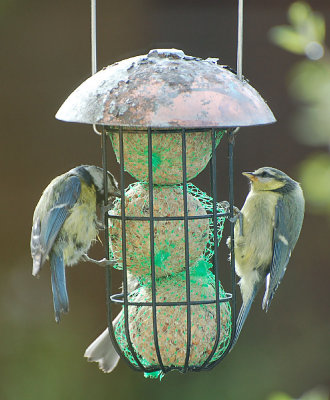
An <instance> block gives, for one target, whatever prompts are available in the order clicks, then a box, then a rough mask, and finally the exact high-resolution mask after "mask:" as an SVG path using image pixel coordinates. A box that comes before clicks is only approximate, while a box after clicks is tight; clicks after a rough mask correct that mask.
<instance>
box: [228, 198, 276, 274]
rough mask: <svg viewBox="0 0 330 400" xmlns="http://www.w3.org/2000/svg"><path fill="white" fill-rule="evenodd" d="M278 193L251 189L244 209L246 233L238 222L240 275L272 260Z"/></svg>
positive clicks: (263, 266)
mask: <svg viewBox="0 0 330 400" xmlns="http://www.w3.org/2000/svg"><path fill="white" fill-rule="evenodd" d="M278 196H279V195H278V194H277V193H273V192H262V193H261V192H254V191H251V192H250V193H249V195H248V196H247V198H246V201H245V203H244V206H243V208H242V210H241V212H242V214H243V235H242V236H241V235H240V230H239V224H238V223H237V224H236V226H235V261H236V272H237V274H238V276H241V275H243V274H245V273H246V272H248V271H250V270H252V269H256V270H257V269H258V268H265V267H266V266H268V265H269V264H270V262H271V258H272V252H273V251H272V246H273V229H274V217H275V205H276V203H277V200H278Z"/></svg>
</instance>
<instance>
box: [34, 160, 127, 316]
mask: <svg viewBox="0 0 330 400" xmlns="http://www.w3.org/2000/svg"><path fill="white" fill-rule="evenodd" d="M107 186H108V196H109V197H111V196H119V195H120V191H119V189H118V183H117V181H116V180H115V178H114V177H113V175H112V174H111V173H110V172H108V173H107ZM103 199H104V181H103V170H102V169H101V168H99V167H96V166H91V165H82V166H79V167H76V168H73V169H71V170H70V171H68V172H66V173H65V174H63V175H60V176H58V177H56V178H55V179H53V180H52V181H51V183H50V184H49V185H48V186H47V187H46V189H45V190H44V192H43V194H42V196H41V198H40V200H39V202H38V204H37V206H36V209H35V211H34V215H33V226H32V233H31V255H32V259H33V269H32V274H33V275H34V276H37V275H38V274H39V272H40V269H41V267H42V266H43V265H44V263H45V261H46V260H47V259H49V262H50V268H51V286H52V292H53V302H54V311H55V320H56V322H59V321H60V316H61V313H62V312H63V313H66V312H68V310H69V300H68V294H67V289H66V277H65V267H66V266H71V265H74V264H76V263H77V262H78V261H79V260H80V259H83V260H88V261H95V262H97V261H96V260H93V259H91V258H89V257H88V256H87V254H86V253H87V251H88V250H89V248H90V246H91V244H92V242H93V241H95V239H96V237H97V234H98V230H99V228H100V225H101V224H100V223H99V221H98V218H97V206H100V205H101V203H102V200H103ZM102 262H103V263H105V260H101V264H102ZM103 265H104V264H103Z"/></svg>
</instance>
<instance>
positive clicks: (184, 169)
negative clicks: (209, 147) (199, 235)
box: [181, 128, 191, 372]
mask: <svg viewBox="0 0 330 400" xmlns="http://www.w3.org/2000/svg"><path fill="white" fill-rule="evenodd" d="M181 135H182V178H183V179H182V181H183V221H184V240H185V267H186V299H187V349H186V358H185V362H184V367H183V372H186V371H187V370H188V366H189V357H190V346H191V304H190V269H189V231H188V223H189V222H188V218H187V217H188V198H187V195H188V193H187V160H186V156H187V149H186V130H185V129H184V128H182V132H181Z"/></svg>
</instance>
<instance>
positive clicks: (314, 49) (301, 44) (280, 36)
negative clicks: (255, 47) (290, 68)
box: [269, 1, 325, 59]
mask: <svg viewBox="0 0 330 400" xmlns="http://www.w3.org/2000/svg"><path fill="white" fill-rule="evenodd" d="M288 19H289V22H290V24H291V25H282V26H275V27H274V28H272V29H271V30H270V32H269V34H270V38H271V40H272V41H273V42H274V43H276V44H277V45H278V46H280V47H282V48H283V49H285V50H288V51H291V52H292V53H295V54H305V55H306V56H307V57H309V58H311V59H319V58H321V57H322V55H323V49H322V44H323V42H324V39H325V21H324V18H323V16H322V15H321V14H319V13H316V12H313V11H312V9H311V7H310V6H309V5H308V4H307V3H305V2H299V1H298V2H295V3H293V4H292V5H291V6H290V8H289V11H288Z"/></svg>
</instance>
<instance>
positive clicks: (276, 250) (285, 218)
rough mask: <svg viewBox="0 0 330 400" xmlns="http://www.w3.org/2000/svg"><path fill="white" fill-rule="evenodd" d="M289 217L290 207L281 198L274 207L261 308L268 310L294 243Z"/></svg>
mask: <svg viewBox="0 0 330 400" xmlns="http://www.w3.org/2000/svg"><path fill="white" fill-rule="evenodd" d="M290 219H291V216H290V208H289V207H286V206H285V204H284V202H283V199H281V198H280V199H279V200H278V202H277V204H276V208H275V222H274V232H273V257H272V261H271V265H270V271H269V274H268V275H267V278H266V291H265V295H264V298H263V301H262V308H263V309H264V310H266V311H267V310H268V308H269V306H270V303H271V301H272V299H273V297H274V294H275V292H276V289H277V288H278V286H279V284H280V283H281V280H282V278H283V276H284V274H285V271H286V267H287V265H288V262H289V259H290V256H291V251H292V249H293V247H294V244H293V243H292V240H291V234H290V232H288V229H287V226H288V223H289V221H290Z"/></svg>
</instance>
